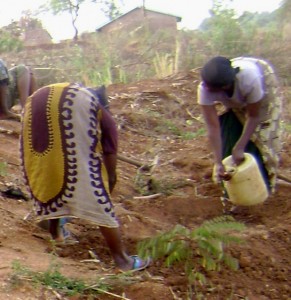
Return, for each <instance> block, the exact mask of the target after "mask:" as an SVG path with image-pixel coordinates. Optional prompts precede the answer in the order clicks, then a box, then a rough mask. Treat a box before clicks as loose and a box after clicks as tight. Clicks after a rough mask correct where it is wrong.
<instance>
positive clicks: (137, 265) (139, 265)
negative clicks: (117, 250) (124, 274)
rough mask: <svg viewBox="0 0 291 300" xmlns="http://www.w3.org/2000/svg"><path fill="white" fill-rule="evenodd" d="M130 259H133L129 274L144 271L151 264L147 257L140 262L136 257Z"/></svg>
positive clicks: (132, 256)
mask: <svg viewBox="0 0 291 300" xmlns="http://www.w3.org/2000/svg"><path fill="white" fill-rule="evenodd" d="M130 257H131V258H132V259H133V264H132V268H131V270H129V271H131V272H135V271H141V270H144V269H146V268H147V267H148V266H149V265H150V263H151V259H150V258H149V257H148V258H147V259H145V260H142V259H141V258H139V257H138V256H137V255H131V256H130Z"/></svg>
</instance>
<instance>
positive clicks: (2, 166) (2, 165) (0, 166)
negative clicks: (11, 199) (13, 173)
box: [0, 162, 7, 176]
mask: <svg viewBox="0 0 291 300" xmlns="http://www.w3.org/2000/svg"><path fill="white" fill-rule="evenodd" d="M6 167H7V163H6V162H0V176H5V175H6V174H7V172H6Z"/></svg>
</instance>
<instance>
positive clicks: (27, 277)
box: [11, 260, 141, 299]
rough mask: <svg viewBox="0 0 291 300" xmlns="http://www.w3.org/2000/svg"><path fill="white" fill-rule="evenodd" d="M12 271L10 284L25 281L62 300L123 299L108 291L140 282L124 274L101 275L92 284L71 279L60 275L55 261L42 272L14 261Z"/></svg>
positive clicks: (128, 274)
mask: <svg viewBox="0 0 291 300" xmlns="http://www.w3.org/2000/svg"><path fill="white" fill-rule="evenodd" d="M12 269H13V274H12V277H11V282H12V284H14V285H17V284H20V283H22V282H23V281H27V282H29V284H31V283H32V284H34V286H36V287H44V288H47V289H48V290H52V291H53V292H54V294H55V295H57V298H58V299H63V297H66V296H69V297H71V296H73V297H74V296H76V297H78V299H79V297H80V299H81V298H82V299H97V297H98V295H100V294H106V295H108V296H111V297H113V298H120V299H123V297H121V296H119V295H117V294H114V293H112V292H110V291H109V290H110V289H114V287H119V286H126V285H129V284H132V283H136V282H138V281H140V280H141V278H137V277H135V276H134V275H133V274H130V273H126V272H125V273H120V274H108V275H106V276H104V275H103V274H101V275H100V277H96V278H95V279H94V280H92V282H87V281H84V280H80V279H71V278H68V277H66V276H64V275H62V274H61V272H60V271H59V265H58V264H57V263H56V261H55V260H53V261H52V262H51V264H50V266H49V268H48V270H46V271H44V272H36V271H32V270H30V269H29V268H27V267H25V266H23V265H21V264H20V262H19V261H14V262H13V263H12ZM85 297H86V298H85ZM98 299H99V298H98ZM110 299H111V298H110ZM124 299H125V298H124Z"/></svg>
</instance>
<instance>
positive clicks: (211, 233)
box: [139, 216, 245, 294]
mask: <svg viewBox="0 0 291 300" xmlns="http://www.w3.org/2000/svg"><path fill="white" fill-rule="evenodd" d="M244 229H245V226H244V225H243V224H242V223H239V222H237V221H235V220H234V219H233V218H232V217H230V216H222V217H217V218H215V219H213V220H210V221H206V222H204V223H203V224H202V225H201V226H200V227H198V228H196V229H194V230H190V229H188V228H186V227H184V226H181V225H176V226H175V227H174V228H173V229H172V230H170V231H168V232H165V233H161V234H159V235H157V236H156V237H152V238H149V239H147V240H144V241H142V242H140V243H139V254H140V255H141V256H142V257H147V256H150V257H152V258H153V260H158V259H161V260H163V261H164V264H165V265H166V266H167V267H171V266H173V265H174V264H182V265H183V266H184V270H185V275H186V277H187V279H188V283H189V291H190V293H191V294H192V287H193V285H194V286H196V285H197V283H200V284H206V283H207V280H206V276H205V272H208V271H220V270H221V269H222V268H223V266H227V267H229V268H230V269H231V270H237V269H238V261H237V259H236V258H234V257H232V255H231V254H229V253H227V248H226V247H227V246H229V245H231V244H237V243H241V242H243V240H242V239H241V238H240V237H239V236H238V235H235V233H237V232H240V231H242V230H244Z"/></svg>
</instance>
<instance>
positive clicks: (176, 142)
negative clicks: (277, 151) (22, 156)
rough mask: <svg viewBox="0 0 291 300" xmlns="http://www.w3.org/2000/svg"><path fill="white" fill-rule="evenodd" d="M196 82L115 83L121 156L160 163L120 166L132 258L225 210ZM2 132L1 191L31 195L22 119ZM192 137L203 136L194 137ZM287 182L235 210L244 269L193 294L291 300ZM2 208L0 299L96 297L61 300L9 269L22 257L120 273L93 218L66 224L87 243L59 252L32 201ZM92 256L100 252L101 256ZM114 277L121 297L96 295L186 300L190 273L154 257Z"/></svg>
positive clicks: (31, 264)
mask: <svg viewBox="0 0 291 300" xmlns="http://www.w3.org/2000/svg"><path fill="white" fill-rule="evenodd" d="M196 86H197V74H195V72H189V73H187V74H177V75H175V76H173V77H169V78H166V79H163V80H148V81H142V82H137V83H135V84H131V85H121V84H120V85H111V86H109V87H108V93H109V96H110V102H111V111H112V113H113V115H114V117H115V119H116V121H117V124H118V127H119V138H120V145H119V151H120V154H121V155H123V156H125V157H128V158H132V159H135V160H137V161H138V162H142V163H144V164H148V163H151V162H153V161H154V160H155V161H156V162H157V165H156V167H155V168H154V170H153V172H152V174H151V176H149V175H144V174H143V175H142V176H139V175H138V174H139V172H138V167H136V166H134V165H132V164H130V163H127V162H124V161H122V160H120V161H119V164H118V184H117V186H116V189H115V191H114V193H113V201H114V204H115V206H116V213H117V215H118V218H119V220H120V224H121V231H122V235H123V240H124V243H125V245H126V247H127V250H128V252H129V253H131V254H136V252H137V248H136V247H137V243H138V242H139V241H141V240H142V239H144V238H146V237H150V236H154V235H155V234H157V233H159V232H162V231H166V230H169V229H172V228H173V226H174V225H176V224H182V225H184V226H186V227H188V228H195V227H198V226H200V225H201V224H202V223H203V221H205V220H210V219H213V218H215V217H218V216H221V215H223V214H224V207H223V205H222V203H221V200H220V197H221V190H220V188H219V187H218V186H217V185H215V184H214V183H213V182H212V180H211V172H212V162H211V154H210V151H209V149H208V144H207V139H206V137H205V134H203V127H204V126H203V124H202V122H201V116H200V112H199V108H198V106H197V105H196ZM287 117H288V116H287ZM0 129H1V130H0V139H1V143H0V162H1V163H2V164H4V166H2V168H1V170H2V171H1V175H0V188H1V191H2V192H3V191H5V190H6V189H7V188H8V187H10V186H12V187H14V188H20V189H21V191H23V192H24V193H25V194H26V190H25V187H24V186H23V182H22V173H21V168H20V164H19V153H18V142H19V133H20V123H17V122H14V121H0ZM193 133H197V134H196V137H194V138H192V139H187V135H190V134H193ZM179 135H180V137H179ZM290 141H291V137H290V136H289V135H288V134H284V137H283V150H282V160H281V164H280V174H284V175H285V176H287V177H291V175H290V167H289V166H290V161H291V147H290V144H289V142H290ZM149 178H151V181H150V182H156V183H159V189H158V188H157V187H156V186H150V185H149ZM290 187H291V186H290V185H289V184H288V183H286V182H285V181H279V182H278V188H277V191H276V193H275V194H274V195H272V196H271V197H269V198H268V199H267V201H265V203H264V204H262V205H257V206H250V207H237V208H236V209H235V210H234V211H233V212H232V214H233V216H234V218H235V219H236V220H238V221H241V222H243V223H244V224H246V226H247V230H246V231H245V232H244V238H245V240H246V243H245V244H242V245H237V246H235V247H234V248H233V249H232V252H231V253H232V255H233V256H234V257H236V258H237V259H238V260H239V264H240V267H239V270H237V271H233V270H230V269H228V268H223V269H222V270H221V271H217V272H205V275H206V277H207V279H208V280H209V282H208V284H207V285H205V286H203V287H199V288H198V290H197V291H196V294H194V295H193V296H192V299H235V300H236V299H237V300H238V299H248V300H267V299H278V300H279V299H280V300H281V299H291V288H290V274H291V273H290V271H291V267H290V258H291V254H290V245H291V244H290V230H291V214H290V206H291V202H290V199H289V196H290V191H291V188H290ZM142 192H147V193H148V194H155V193H160V195H157V197H155V198H149V199H147V198H141V197H140V196H141V193H142ZM0 211H1V217H2V226H1V227H0V256H1V266H0V278H1V283H0V299H3V300H4V299H31V300H33V299H74V300H76V299H93V298H92V297H91V298H89V297H88V298H86V296H84V295H83V296H74V297H67V296H62V295H61V293H59V292H57V291H54V290H52V289H47V288H44V287H40V286H35V285H33V284H32V283H31V282H29V281H27V280H20V281H16V279H15V276H13V270H12V265H13V263H14V262H15V261H19V262H20V263H21V265H23V266H26V267H28V268H30V269H31V270H34V271H42V272H43V271H46V270H48V268H49V267H50V266H51V265H52V264H53V263H57V264H58V265H59V267H60V271H61V273H62V274H64V275H65V276H68V277H72V278H80V279H85V280H87V281H90V282H91V281H93V282H94V279H95V280H97V279H98V278H99V279H100V278H101V277H103V278H104V277H106V276H107V275H109V274H117V273H118V272H117V270H116V269H115V268H114V266H113V263H112V260H111V257H110V254H109V252H108V249H107V247H106V245H105V242H104V240H103V237H102V236H101V234H100V232H99V230H98V227H97V226H95V225H94V224H89V223H86V222H84V221H82V220H74V221H73V223H72V224H69V227H70V230H71V231H72V232H73V233H74V234H75V235H76V236H77V237H78V239H79V241H80V243H79V244H77V245H73V246H67V247H62V248H61V249H58V250H57V256H53V255H52V253H51V250H52V249H51V245H50V243H49V242H48V239H49V236H48V233H47V232H46V231H45V230H43V229H41V228H39V227H38V226H36V225H35V223H34V222H33V217H31V215H30V216H28V214H29V213H31V211H32V201H30V200H29V199H28V200H27V201H26V200H23V199H13V198H10V197H7V196H5V194H3V193H2V196H1V195H0ZM27 216H28V217H27ZM90 253H91V254H92V253H94V254H95V255H96V257H97V259H95V261H94V260H93V261H92V255H91V254H90ZM90 259H91V260H90ZM111 283H112V290H110V292H111V293H113V294H114V295H112V296H110V295H109V294H105V295H100V296H98V297H97V296H96V298H94V299H109V300H110V299H131V300H147V299H148V300H154V299H157V300H174V299H187V288H188V287H187V278H186V277H185V273H184V270H183V268H182V266H181V265H174V266H172V267H171V268H167V267H166V266H165V265H164V264H163V262H162V261H154V262H153V263H152V265H151V266H150V267H149V268H148V269H147V270H145V271H141V272H138V273H136V274H135V276H133V277H128V278H127V279H126V280H120V279H116V280H113V281H112V282H111Z"/></svg>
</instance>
